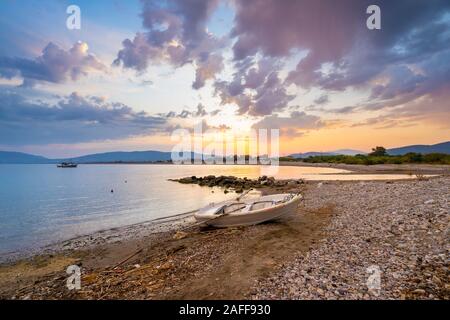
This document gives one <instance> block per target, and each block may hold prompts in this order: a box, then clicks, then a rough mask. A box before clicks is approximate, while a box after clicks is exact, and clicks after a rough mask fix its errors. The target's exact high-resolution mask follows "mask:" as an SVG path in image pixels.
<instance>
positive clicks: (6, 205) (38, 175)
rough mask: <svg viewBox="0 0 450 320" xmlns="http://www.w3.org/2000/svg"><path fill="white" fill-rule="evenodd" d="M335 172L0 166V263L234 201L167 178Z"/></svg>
mask: <svg viewBox="0 0 450 320" xmlns="http://www.w3.org/2000/svg"><path fill="white" fill-rule="evenodd" d="M341 172H343V170H335V169H329V168H312V167H279V169H278V172H270V171H267V167H260V166H233V165H232V166H227V165H221V166H219V165H217V166H206V165H204V166H193V165H184V166H183V165H182V166H176V165H80V166H78V168H76V169H60V168H57V167H56V166H55V165H0V258H1V256H2V255H6V254H9V253H12V252H18V251H19V252H20V251H26V250H29V249H35V248H38V247H42V246H45V245H48V244H51V243H55V242H58V241H62V240H67V239H70V238H73V237H75V236H79V235H85V234H89V233H92V232H95V231H100V230H104V229H110V228H114V227H120V226H125V225H130V224H134V223H139V222H144V221H148V220H151V219H154V218H158V217H163V216H168V215H173V214H177V213H182V212H186V211H190V210H195V209H197V208H200V207H202V206H205V205H207V204H208V203H210V202H213V201H219V200H223V199H227V198H231V197H233V196H234V195H233V194H228V195H225V194H224V193H223V192H222V191H219V190H217V191H216V192H214V193H212V192H211V189H210V188H206V187H200V186H197V185H184V184H179V183H176V182H170V181H167V179H172V178H180V177H185V176H192V175H197V176H205V175H210V174H214V175H233V176H239V177H248V178H255V177H258V176H260V175H273V176H275V177H277V178H308V179H319V178H321V179H324V177H325V178H330V179H332V178H336V177H339V175H333V174H338V173H341ZM322 174H331V175H327V176H323V175H322ZM341 177H342V176H341ZM111 190H114V192H113V193H112V192H111Z"/></svg>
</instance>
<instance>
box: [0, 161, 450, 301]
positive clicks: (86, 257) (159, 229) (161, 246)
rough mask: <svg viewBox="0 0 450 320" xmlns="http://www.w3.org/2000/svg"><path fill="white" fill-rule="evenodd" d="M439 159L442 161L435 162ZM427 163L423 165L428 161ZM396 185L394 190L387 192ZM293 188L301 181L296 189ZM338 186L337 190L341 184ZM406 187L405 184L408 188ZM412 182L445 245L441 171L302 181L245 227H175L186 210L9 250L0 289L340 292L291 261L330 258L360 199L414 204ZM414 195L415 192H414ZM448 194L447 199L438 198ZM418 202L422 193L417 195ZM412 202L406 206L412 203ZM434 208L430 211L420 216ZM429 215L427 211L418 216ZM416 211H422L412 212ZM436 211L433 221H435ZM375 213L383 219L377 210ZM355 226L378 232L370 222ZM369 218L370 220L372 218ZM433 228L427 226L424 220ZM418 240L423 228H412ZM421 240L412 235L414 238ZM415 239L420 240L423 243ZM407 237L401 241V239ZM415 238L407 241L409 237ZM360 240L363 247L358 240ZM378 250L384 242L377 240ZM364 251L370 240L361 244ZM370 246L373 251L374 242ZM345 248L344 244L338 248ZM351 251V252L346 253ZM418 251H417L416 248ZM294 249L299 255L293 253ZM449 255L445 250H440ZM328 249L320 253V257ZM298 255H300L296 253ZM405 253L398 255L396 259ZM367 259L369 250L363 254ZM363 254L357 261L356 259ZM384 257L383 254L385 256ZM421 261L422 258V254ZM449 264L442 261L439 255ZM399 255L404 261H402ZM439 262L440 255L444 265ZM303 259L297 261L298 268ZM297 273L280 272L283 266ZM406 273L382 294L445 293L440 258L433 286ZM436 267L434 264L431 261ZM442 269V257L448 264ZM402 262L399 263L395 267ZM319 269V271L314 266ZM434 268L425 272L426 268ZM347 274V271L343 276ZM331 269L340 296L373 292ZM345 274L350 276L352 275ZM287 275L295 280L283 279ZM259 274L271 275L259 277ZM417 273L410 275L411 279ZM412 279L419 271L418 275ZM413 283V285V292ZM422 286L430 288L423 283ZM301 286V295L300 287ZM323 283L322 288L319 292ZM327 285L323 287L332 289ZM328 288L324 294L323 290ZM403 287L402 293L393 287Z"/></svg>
mask: <svg viewBox="0 0 450 320" xmlns="http://www.w3.org/2000/svg"><path fill="white" fill-rule="evenodd" d="M444 169H445V168H444ZM427 170H428V169H427ZM392 187H395V188H398V190H397V189H395V190H396V193H395V197H393V194H392ZM288 188H289V187H284V188H281V189H282V190H280V188H278V189H277V188H265V189H262V191H263V192H264V193H279V192H284V191H287V190H288ZM299 188H300V189H299ZM341 190H342V191H344V190H345V192H344V194H341V192H340V191H341ZM408 190H411V191H410V192H409V191H408ZM417 190H420V191H421V198H420V199H419V200H420V201H421V203H422V202H423V200H424V199H426V200H428V199H430V200H432V201H431V202H429V203H427V204H426V205H425V207H423V208H422V209H419V213H423V214H424V217H423V219H425V218H426V219H434V220H433V224H432V225H430V226H428V227H429V228H431V229H430V232H431V235H432V236H436V237H438V238H439V239H440V241H437V240H436V239H433V242H432V243H433V245H434V246H437V248H435V249H436V250H435V251H436V252H437V254H447V255H448V251H446V250H447V249H446V247H445V245H443V243H444V244H445V243H448V241H444V240H445V239H447V240H448V235H447V234H446V233H445V232H443V231H442V230H441V229H442V228H443V227H442V226H445V225H447V227H448V214H449V211H448V194H449V191H450V187H449V177H448V176H444V177H439V178H432V179H426V180H423V181H418V180H414V181H388V182H385V181H374V182H365V183H360V182H355V181H346V182H344V181H333V182H325V183H322V182H312V181H311V182H307V183H305V184H302V185H301V186H297V187H296V190H292V191H302V193H303V194H304V196H305V201H304V202H303V203H302V205H301V206H300V207H299V209H298V210H297V212H293V213H292V215H291V216H289V217H286V218H284V219H282V220H280V221H276V222H272V223H266V224H262V225H257V226H251V227H241V228H231V229H209V228H200V227H194V228H191V229H187V230H185V231H183V232H180V231H179V230H180V228H182V227H183V226H186V225H189V223H192V222H193V220H192V218H187V219H184V220H182V221H180V223H179V224H173V223H170V224H167V225H158V226H154V225H151V224H139V225H134V226H128V227H124V228H117V229H114V230H108V231H104V232H99V233H96V234H93V235H89V236H85V237H80V238H77V239H72V240H70V241H66V242H65V243H62V244H59V245H57V246H54V247H52V248H48V249H47V250H46V251H45V252H43V253H41V254H38V255H35V256H33V257H31V258H27V259H22V260H18V261H15V262H11V263H8V264H3V265H1V266H0V298H3V299H240V298H245V299H259V298H269V299H274V298H276V299H279V298H284V299H286V298H287V299H290V298H299V297H304V298H330V297H331V298H340V296H339V295H337V296H336V295H335V293H334V291H335V290H331V289H330V290H329V289H327V287H326V286H325V287H322V286H319V285H317V286H312V287H311V286H308V285H307V284H304V283H303V282H302V281H303V280H304V275H303V274H302V273H301V272H300V271H305V272H306V271H308V269H310V268H313V269H314V267H315V268H317V270H319V269H321V268H322V267H323V265H321V264H323V263H324V261H325V262H326V261H327V262H326V263H328V264H330V260H328V258H330V257H328V256H327V254H328V253H329V254H330V255H331V253H330V252H334V251H331V250H328V251H327V250H326V248H327V247H326V245H327V241H331V240H333V241H335V237H336V234H335V233H333V230H335V229H336V228H335V224H336V223H340V224H342V221H341V220H342V219H343V218H345V221H346V223H347V224H348V226H350V225H351V224H352V220H355V221H359V220H358V218H359V214H360V213H359V212H358V210H353V209H352V210H348V208H356V207H359V206H361V204H364V203H366V202H371V203H372V202H373V203H377V201H379V200H377V199H380V197H381V198H383V197H384V198H385V199H388V200H386V201H389V203H388V205H390V206H391V207H394V208H395V207H397V206H398V210H399V211H401V212H410V211H411V210H416V211H417V203H415V201H414V197H415V195H416V194H417ZM422 198H423V199H422ZM446 199H447V200H446ZM425 202H426V201H425ZM414 208H415V209H414ZM363 212H364V214H365V215H367V216H368V217H373V219H375V220H376V219H377V217H378V216H379V218H380V219H388V221H389V219H391V218H390V217H389V216H388V217H386V215H385V214H384V212H383V210H379V208H377V207H376V205H375V206H366V207H364V211H363ZM430 214H432V215H433V214H434V215H433V217H431V216H429V215H430ZM427 215H428V216H427ZM420 217H422V216H420ZM401 218H408V219H409V221H410V224H411V226H410V227H411V228H419V229H420V228H423V225H424V223H427V222H426V221H428V220H426V221H425V222H424V221H422V218H420V219H416V218H414V219H411V217H401ZM435 220H436V221H435ZM383 223H386V222H385V221H384V220H383ZM364 226H365V228H368V229H367V230H365V231H364V232H365V233H367V232H368V231H370V232H371V233H377V232H380V231H379V230H378V229H377V230H375V229H373V230H372V229H371V228H372V227H371V226H370V225H365V224H364ZM377 228H378V227H377ZM433 228H436V230H433ZM345 231H346V232H347V235H346V236H345V237H344V238H343V239H341V242H340V243H339V250H341V253H342V254H340V255H339V254H336V255H332V256H331V257H332V258H333V259H335V261H333V263H331V265H327V267H328V268H330V270H331V271H329V272H330V273H331V272H332V271H333V270H334V269H333V265H334V266H335V268H339V266H340V265H342V264H343V263H345V261H348V259H349V255H348V254H350V255H351V254H352V251H351V250H350V249H351V248H353V247H354V245H355V237H359V236H363V235H361V234H360V231H361V230H358V229H355V230H353V228H351V227H347V228H346V229H345ZM434 231H436V234H435V233H434ZM395 232H396V233H394V236H393V235H392V234H391V233H389V234H388V235H389V241H390V242H392V243H394V244H401V245H402V246H404V245H405V240H404V238H403V236H404V235H405V234H404V233H405V231H404V230H402V228H400V229H399V228H398V227H397V229H396V231H395ZM421 237H424V239H425V240H426V239H427V238H426V237H427V233H425V234H421ZM419 240H420V239H419ZM425 240H424V241H423V242H424V243H428V242H425ZM364 243H365V244H367V245H368V246H369V248H370V247H371V246H372V245H373V246H374V248H373V249H374V250H384V249H383V248H385V247H384V246H381V247H379V246H378V245H377V242H376V241H373V242H370V241H366V240H364ZM406 245H408V243H407V242H406ZM414 245H416V244H414ZM365 249H366V250H367V248H365ZM386 250H387V249H386ZM369 251H370V250H369ZM377 252H378V251H377ZM316 253H317V254H318V258H317V259H316V261H314V264H312V265H304V266H303V265H301V264H300V265H299V261H303V260H302V259H303V258H304V257H309V256H310V255H311V254H316ZM346 253H347V254H346ZM353 255H354V254H353ZM417 255H418V254H417V253H416V256H417ZM302 257H303V258H302ZM447 257H448V256H447ZM325 258H327V260H324V259H325ZM409 258H410V257H409V256H407V255H406V256H405V257H403V258H399V259H400V261H397V262H396V263H398V266H400V267H398V266H397V267H398V268H400V269H401V268H405V269H408V268H410V267H408V263H409V260H408V259H409ZM299 259H300V260H299ZM401 259H405V261H403V260H401ZM368 260H370V258H369V259H368ZM360 263H361V264H364V261H363V260H362V262H360ZM386 263H387V262H386ZM71 264H78V265H80V266H81V268H82V269H81V270H82V278H81V285H82V288H81V290H73V291H70V290H68V289H67V288H66V279H67V277H68V275H67V274H66V272H65V271H66V268H67V266H69V265H71ZM428 264H429V263H428ZM447 264H448V263H447ZM403 265H404V267H402V266H403ZM444 267H445V265H444ZM302 268H306V269H305V270H302ZM293 269H295V270H297V271H299V272H300V273H293V274H291V273H287V274H286V270H293ZM420 270H421V269H420V268H418V271H417V272H419V275H417V276H416V277H415V278H411V277H407V276H405V277H404V278H400V279H401V281H403V282H402V285H403V286H404V288H407V290H406V289H405V292H400V293H398V295H394V291H395V290H396V288H395V287H393V288H390V289H389V290H391V291H389V292H388V293H386V297H389V298H402V297H403V298H405V297H406V298H445V297H448V290H449V288H448V284H449V283H450V282H449V278H448V271H447V273H445V272H444V273H442V272H443V271H442V270H445V268H440V269H438V271H436V272H434V271H433V270H434V269H431V271H430V269H429V268H428V269H424V271H423V272H426V273H430V272H431V277H430V279H431V280H430V281H433V280H432V279H435V280H436V279H437V280H436V281H437V284H436V286H438V287H439V288H440V289H439V290H438V289H436V288H434V289H433V290H434V291H433V292H439V294H437V295H436V293H435V295H434V296H433V295H432V296H431V297H430V296H429V294H428V292H427V290H428V289H427V287H426V286H425V287H423V286H422V287H418V283H417V280H416V279H417V278H419V279H422V278H424V279H425V280H424V281H426V279H428V278H427V277H428V276H427V275H426V274H424V273H423V274H422V273H420V272H421V271H420ZM439 270H440V271H439ZM447 270H448V265H447ZM400 271H401V270H400ZM405 272H406V271H405ZM322 276H324V275H323V274H322ZM433 276H434V278H433ZM345 277H347V278H345ZM345 277H342V278H340V279H339V281H341V282H342V283H347V284H350V287H351V288H346V290H347V291H346V292H350V293H351V294H348V295H345V294H344V296H343V298H357V299H372V298H378V297H377V296H372V295H369V294H368V293H367V288H365V285H364V284H365V282H364V279H362V280H361V279H360V278H358V277H357V279H359V280H360V282H361V283H356V284H355V279H354V278H355V277H354V275H352V273H351V272H349V273H348V274H346V275H345ZM351 277H353V278H351ZM291 278H294V280H295V281H294V282H293V283H294V284H292V282H291ZM267 279H278V280H276V281H275V282H274V281H267ZM414 281H416V282H414ZM419 282H420V281H419ZM286 290H287V291H286ZM414 290H418V291H416V293H412V292H415V291H414ZM430 290H431V289H430ZM302 293H303V294H305V295H304V296H302V295H301V294H302ZM320 293H323V295H320ZM331 293H332V294H331ZM327 294H328V295H327ZM402 294H403V295H402Z"/></svg>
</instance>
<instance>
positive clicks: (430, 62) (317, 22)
mask: <svg viewBox="0 0 450 320" xmlns="http://www.w3.org/2000/svg"><path fill="white" fill-rule="evenodd" d="M372 2H373V1H369V0H344V1H339V3H337V2H336V1H333V0H323V1H315V0H287V1H277V0H254V1H245V0H236V1H235V3H236V8H237V12H236V21H235V26H234V28H233V31H232V36H233V37H234V38H236V42H235V44H234V47H233V51H234V61H236V62H239V63H244V62H245V61H248V60H249V59H252V58H254V57H256V56H257V55H262V56H264V57H266V58H268V57H272V58H274V59H279V60H282V59H285V58H287V57H292V56H293V54H295V53H296V52H305V54H306V56H305V57H303V58H300V59H299V62H298V64H297V66H296V68H295V69H294V70H291V71H290V72H289V74H288V77H287V79H286V83H284V84H283V85H285V86H286V85H289V84H295V85H298V86H300V87H303V88H306V89H309V88H311V87H315V88H319V89H323V90H328V91H336V90H338V91H341V90H346V89H348V88H356V89H369V90H371V91H372V95H371V97H370V99H371V101H370V103H368V104H370V105H371V106H372V107H374V108H384V107H385V106H389V105H391V106H392V105H394V106H396V105H399V104H401V103H406V102H408V101H412V100H413V99H416V98H419V97H421V96H423V95H426V94H429V93H431V92H432V91H434V90H436V87H439V86H440V84H442V83H444V84H445V83H448V82H449V79H448V67H449V63H448V61H449V59H448V57H449V43H450V32H449V30H450V19H449V17H450V2H449V1H446V0H434V1H419V0H399V1H388V0H382V1H378V2H377V3H376V4H377V5H379V6H380V8H381V14H382V29H381V30H368V29H367V28H366V18H367V17H368V15H367V14H366V8H367V7H368V6H369V5H370V4H373V3H372ZM262 13H264V14H262ZM228 89H229V90H228V92H229V93H230V94H229V95H231V96H232V97H235V96H234V95H232V90H231V87H230V86H228ZM327 95H328V96H329V94H327ZM324 97H325V96H324ZM235 100H236V101H235V103H237V104H239V103H241V105H243V107H241V110H242V111H245V110H246V108H249V106H250V105H251V101H249V99H245V98H244V97H241V96H237V98H236V99H235ZM326 102H327V101H326V100H325V98H324V99H318V100H316V102H315V103H316V104H318V105H320V104H325V103H326ZM275 110H276V109H275ZM356 110H358V108H356V107H351V106H349V107H346V109H342V110H341V111H342V112H343V113H346V112H350V111H356Z"/></svg>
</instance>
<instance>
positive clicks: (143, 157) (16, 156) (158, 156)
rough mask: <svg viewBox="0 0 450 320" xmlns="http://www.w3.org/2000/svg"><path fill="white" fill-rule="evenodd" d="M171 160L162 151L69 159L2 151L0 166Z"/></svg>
mask: <svg viewBox="0 0 450 320" xmlns="http://www.w3.org/2000/svg"><path fill="white" fill-rule="evenodd" d="M170 159H171V152H162V151H132V152H106V153H96V154H89V155H85V156H81V157H74V158H67V159H48V158H45V157H41V156H34V155H31V154H27V153H21V152H7V151H0V164H1V163H3V164H6V163H17V164H45V163H59V162H75V163H103V162H156V161H167V160H170Z"/></svg>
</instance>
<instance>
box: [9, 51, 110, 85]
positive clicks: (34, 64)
mask: <svg viewBox="0 0 450 320" xmlns="http://www.w3.org/2000/svg"><path fill="white" fill-rule="evenodd" d="M105 70H106V67H105V65H103V64H102V63H101V62H100V61H99V60H98V59H97V58H96V57H95V56H94V55H92V54H90V53H88V45H87V44H86V43H85V42H77V43H75V44H74V45H73V47H72V48H70V49H69V50H68V51H65V50H64V49H61V48H60V47H58V46H57V45H56V44H54V43H52V42H50V43H49V44H48V45H47V46H46V47H45V48H44V50H43V51H42V55H41V56H39V57H37V58H36V59H33V60H30V59H24V58H10V57H0V76H1V77H4V78H8V79H10V78H13V77H15V76H20V77H22V78H23V85H24V86H31V85H33V84H34V83H35V82H37V81H47V82H53V83H61V82H64V81H66V80H68V79H71V80H77V79H79V78H80V77H81V76H86V75H87V74H88V73H89V72H91V71H105Z"/></svg>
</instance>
